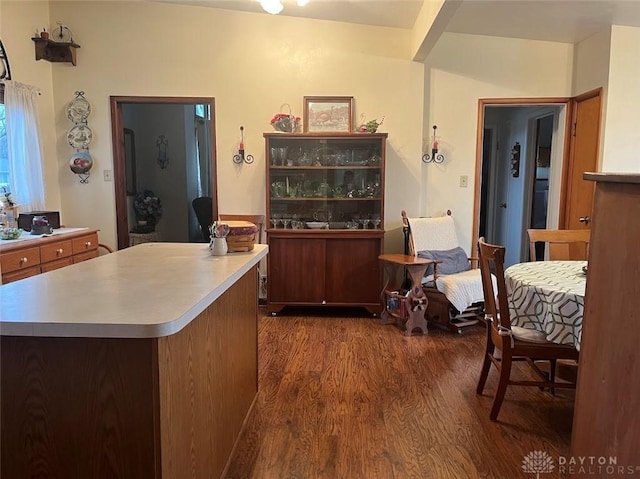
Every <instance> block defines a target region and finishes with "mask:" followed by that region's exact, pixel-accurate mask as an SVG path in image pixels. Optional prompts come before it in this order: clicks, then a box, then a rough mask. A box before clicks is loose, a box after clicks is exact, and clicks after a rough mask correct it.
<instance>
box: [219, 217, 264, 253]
mask: <svg viewBox="0 0 640 479" xmlns="http://www.w3.org/2000/svg"><path fill="white" fill-rule="evenodd" d="M225 223H227V224H229V235H228V236H227V246H228V248H229V252H230V253H238V252H241V251H251V250H253V246H254V244H255V242H256V234H257V233H258V227H257V226H256V225H255V224H253V223H249V222H248V221H225Z"/></svg>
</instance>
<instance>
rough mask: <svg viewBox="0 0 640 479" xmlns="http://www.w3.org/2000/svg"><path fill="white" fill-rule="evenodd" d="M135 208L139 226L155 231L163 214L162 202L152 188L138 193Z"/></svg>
mask: <svg viewBox="0 0 640 479" xmlns="http://www.w3.org/2000/svg"><path fill="white" fill-rule="evenodd" d="M133 210H134V212H135V214H136V221H137V222H138V226H139V227H144V228H143V229H148V230H149V231H153V230H154V229H155V226H156V224H157V223H158V220H159V219H160V217H161V216H162V202H161V201H160V198H158V197H157V196H156V195H155V193H154V192H153V191H152V190H144V191H143V192H141V193H136V196H135V198H134V200H133Z"/></svg>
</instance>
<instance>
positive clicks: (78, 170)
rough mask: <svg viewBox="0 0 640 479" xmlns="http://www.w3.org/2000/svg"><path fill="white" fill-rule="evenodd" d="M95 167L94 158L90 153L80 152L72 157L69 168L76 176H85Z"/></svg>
mask: <svg viewBox="0 0 640 479" xmlns="http://www.w3.org/2000/svg"><path fill="white" fill-rule="evenodd" d="M92 166H93V158H92V157H91V155H90V154H89V153H86V152H84V151H79V152H78V153H76V154H75V155H73V156H72V157H71V160H69V168H71V171H73V172H74V173H75V174H76V175H85V174H87V173H89V170H90V169H91V167H92Z"/></svg>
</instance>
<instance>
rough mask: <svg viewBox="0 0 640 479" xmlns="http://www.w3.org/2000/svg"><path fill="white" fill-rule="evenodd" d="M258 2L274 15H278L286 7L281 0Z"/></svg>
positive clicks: (262, 0)
mask: <svg viewBox="0 0 640 479" xmlns="http://www.w3.org/2000/svg"><path fill="white" fill-rule="evenodd" d="M258 2H259V3H260V5H261V6H262V9H263V10H264V11H265V12H267V13H270V14H272V15H277V14H278V13H280V12H281V11H282V9H283V8H284V5H282V2H281V1H280V0H258Z"/></svg>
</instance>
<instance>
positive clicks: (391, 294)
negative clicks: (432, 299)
mask: <svg viewBox="0 0 640 479" xmlns="http://www.w3.org/2000/svg"><path fill="white" fill-rule="evenodd" d="M378 259H379V260H380V261H381V262H382V263H383V266H384V269H385V272H386V281H385V284H384V286H383V288H382V292H381V293H380V299H381V301H382V304H383V306H384V310H383V311H382V313H381V314H380V323H381V324H388V323H391V322H393V323H398V321H401V322H404V325H405V332H404V334H405V335H407V336H411V334H412V333H413V330H414V329H416V328H419V329H420V330H422V333H423V334H426V333H427V320H426V319H425V317H424V314H425V311H426V309H427V304H428V302H429V301H428V300H427V296H426V295H425V294H424V291H423V290H422V277H423V276H424V273H425V272H426V271H427V268H428V266H429V265H430V264H431V263H433V262H434V261H432V260H430V259H424V258H417V257H415V256H408V255H404V254H382V255H380V256H378ZM399 268H403V270H404V271H406V272H407V273H408V274H409V277H410V279H411V285H410V288H409V290H408V291H406V292H404V291H402V290H401V289H400V288H399V287H398V288H395V286H398V285H397V284H394V283H392V281H394V280H395V279H396V277H397V273H398V269H399ZM394 282H395V281H394ZM390 284H391V285H392V287H390Z"/></svg>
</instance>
